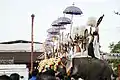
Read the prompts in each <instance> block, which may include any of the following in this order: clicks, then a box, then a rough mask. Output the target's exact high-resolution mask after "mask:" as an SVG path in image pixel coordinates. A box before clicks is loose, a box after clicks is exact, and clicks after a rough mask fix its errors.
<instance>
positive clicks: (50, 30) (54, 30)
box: [47, 28, 59, 35]
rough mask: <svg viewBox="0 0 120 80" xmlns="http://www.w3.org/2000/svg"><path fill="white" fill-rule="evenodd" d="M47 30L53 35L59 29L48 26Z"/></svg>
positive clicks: (57, 32)
mask: <svg viewBox="0 0 120 80" xmlns="http://www.w3.org/2000/svg"><path fill="white" fill-rule="evenodd" d="M47 32H48V33H50V34H54V35H57V34H59V30H56V29H55V28H49V29H48V30H47Z"/></svg>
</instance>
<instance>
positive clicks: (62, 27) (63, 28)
mask: <svg viewBox="0 0 120 80" xmlns="http://www.w3.org/2000/svg"><path fill="white" fill-rule="evenodd" d="M55 29H56V30H65V29H66V27H64V26H60V28H59V27H55Z"/></svg>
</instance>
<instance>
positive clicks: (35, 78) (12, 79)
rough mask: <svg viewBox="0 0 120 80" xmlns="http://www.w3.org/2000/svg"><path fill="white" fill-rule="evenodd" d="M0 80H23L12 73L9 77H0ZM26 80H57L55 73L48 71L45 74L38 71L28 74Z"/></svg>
mask: <svg viewBox="0 0 120 80" xmlns="http://www.w3.org/2000/svg"><path fill="white" fill-rule="evenodd" d="M0 80H25V79H24V77H23V76H20V75H19V74H17V73H13V74H11V75H10V76H8V75H1V76H0ZM28 80H58V79H57V78H56V72H55V71H54V70H52V69H51V70H48V71H45V72H38V70H34V71H33V72H32V74H29V79H28Z"/></svg>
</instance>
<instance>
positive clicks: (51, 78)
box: [36, 70, 56, 80]
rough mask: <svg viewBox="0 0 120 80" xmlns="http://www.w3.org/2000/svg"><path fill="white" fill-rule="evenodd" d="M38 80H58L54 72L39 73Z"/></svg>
mask: <svg viewBox="0 0 120 80" xmlns="http://www.w3.org/2000/svg"><path fill="white" fill-rule="evenodd" d="M36 80H56V77H55V72H54V70H48V71H46V72H43V73H39V74H38V76H37V79H36Z"/></svg>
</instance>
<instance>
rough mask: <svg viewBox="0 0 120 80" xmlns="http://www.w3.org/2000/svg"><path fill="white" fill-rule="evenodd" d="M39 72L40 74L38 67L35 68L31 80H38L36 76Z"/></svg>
mask: <svg viewBox="0 0 120 80" xmlns="http://www.w3.org/2000/svg"><path fill="white" fill-rule="evenodd" d="M37 74H38V70H37V69H35V70H34V71H33V72H32V77H31V78H30V80H36V78H37V77H36V76H37Z"/></svg>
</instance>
